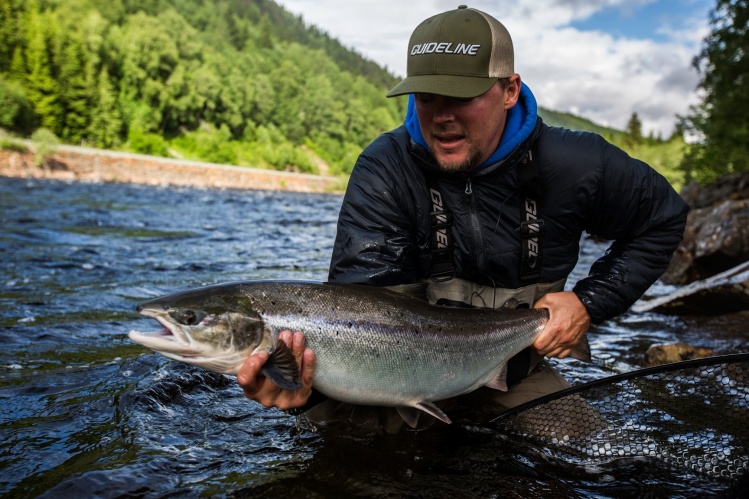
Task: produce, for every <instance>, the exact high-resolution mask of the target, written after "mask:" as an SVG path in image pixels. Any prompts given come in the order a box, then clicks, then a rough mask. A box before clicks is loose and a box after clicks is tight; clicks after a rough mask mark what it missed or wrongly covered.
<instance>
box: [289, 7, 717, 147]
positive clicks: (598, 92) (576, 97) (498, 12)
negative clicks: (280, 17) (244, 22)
mask: <svg viewBox="0 0 749 499" xmlns="http://www.w3.org/2000/svg"><path fill="white" fill-rule="evenodd" d="M653 1H655V0H516V1H515V2H501V3H500V2H497V1H496V0H476V1H474V2H471V3H470V6H471V7H475V8H478V9H480V10H484V11H485V12H488V13H489V14H492V15H493V16H495V17H496V18H497V19H499V20H500V21H501V22H502V23H503V24H505V26H506V27H507V28H508V30H509V31H510V33H511V34H512V36H513V42H514V45H515V54H516V55H515V60H516V67H515V70H516V71H517V72H518V73H520V75H521V76H522V78H523V80H524V81H525V82H526V83H527V84H528V85H529V86H530V88H531V90H533V93H534V94H535V95H536V99H537V100H538V102H539V104H540V105H541V106H544V107H547V108H550V109H553V110H557V111H566V112H573V113H575V114H578V115H580V116H583V117H586V118H589V119H592V120H593V121H596V122H598V123H600V124H603V125H608V126H612V127H615V128H620V129H621V128H624V126H625V125H626V123H627V121H628V120H629V117H630V116H631V114H632V113H633V112H637V113H638V115H639V116H640V119H641V120H642V122H643V127H644V131H645V132H646V133H649V132H651V131H652V132H654V133H660V134H662V135H663V136H668V135H669V134H670V133H671V131H672V130H673V126H674V124H675V120H676V117H675V116H676V114H685V113H686V112H687V109H688V107H689V105H690V104H693V103H695V102H696V101H697V97H696V95H697V94H696V92H695V87H696V85H697V81H698V76H697V73H696V71H694V70H693V69H692V68H691V61H692V58H693V57H694V55H696V53H697V51H698V50H699V45H700V41H701V40H702V39H703V38H704V36H705V35H706V34H707V32H708V31H707V17H706V14H707V13H705V18H704V19H702V18H699V19H695V20H694V21H693V24H692V25H691V26H688V27H686V28H685V27H683V26H681V27H679V28H675V27H673V26H671V25H670V24H669V20H668V19H667V18H664V20H663V24H662V25H661V26H662V27H661V28H660V29H659V30H658V34H659V35H660V37H661V39H666V40H668V41H665V42H664V41H655V40H639V39H638V40H635V39H627V38H622V37H614V36H613V35H611V34H609V33H605V32H603V31H580V30H578V29H575V28H572V27H570V23H572V22H574V21H580V20H585V19H588V18H590V16H592V15H594V14H595V13H596V12H598V11H600V10H601V9H604V8H612V7H613V8H616V9H619V10H620V11H622V12H625V13H627V15H634V16H636V15H637V10H636V7H637V6H638V5H640V4H646V3H651V2H653ZM281 3H282V4H283V5H284V6H285V7H286V8H287V9H288V10H290V11H291V12H294V13H296V14H302V16H303V18H304V20H305V22H307V23H308V24H315V25H317V26H319V27H320V28H321V29H323V30H324V31H327V32H328V33H329V34H330V35H331V36H334V37H336V38H338V39H339V40H340V41H341V42H342V43H343V44H344V45H346V46H349V47H353V48H355V49H356V50H357V51H358V52H359V53H361V54H362V55H364V56H365V57H368V58H370V59H372V60H374V61H376V62H378V63H379V64H381V65H384V66H386V67H387V68H388V69H390V71H391V72H393V73H395V74H396V75H399V76H403V75H405V72H406V46H407V44H408V39H409V37H410V35H411V31H412V30H413V29H414V28H415V27H416V25H417V24H419V23H420V22H421V21H422V20H424V19H426V18H427V17H429V16H431V15H434V14H437V13H440V12H443V11H445V10H449V9H452V8H455V7H456V6H457V5H456V2H454V1H447V0H414V1H410V2H408V1H404V0H399V1H397V2H396V1H393V0H380V1H379V2H366V3H364V2H362V3H359V2H352V1H350V0H349V1H342V0H283V1H282V2H281ZM669 3H670V2H669ZM673 8H674V9H677V8H679V7H678V6H674V7H673Z"/></svg>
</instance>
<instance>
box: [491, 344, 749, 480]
mask: <svg viewBox="0 0 749 499" xmlns="http://www.w3.org/2000/svg"><path fill="white" fill-rule="evenodd" d="M493 422H494V423H495V424H497V425H498V427H499V428H498V429H499V431H503V432H505V433H508V434H510V435H517V436H520V437H523V438H526V439H530V440H532V441H535V442H536V443H537V444H539V445H540V446H541V447H545V448H546V449H548V450H549V451H550V452H552V453H554V454H556V455H558V456H560V457H562V458H564V459H566V460H570V461H573V462H579V463H582V464H602V463H606V462H610V461H613V460H615V459H622V458H624V459H626V458H648V459H652V460H654V461H655V462H657V463H658V464H659V465H665V466H668V467H672V468H675V469H677V470H678V471H685V472H688V473H690V472H691V473H695V474H699V475H703V476H704V475H707V476H709V477H711V478H714V479H718V480H720V481H723V480H729V481H731V482H733V481H741V482H745V481H746V479H747V478H748V477H749V475H745V474H746V473H747V471H749V354H736V355H726V356H721V357H711V358H706V359H697V360H690V361H685V362H678V363H674V364H666V365H663V366H657V367H653V368H648V369H643V370H640V371H635V372H630V373H626V374H621V375H617V376H611V377H608V378H604V379H601V380H597V381H593V382H591V383H586V384H584V385H580V386H577V387H573V388H570V389H567V390H564V391H561V392H557V393H554V394H551V395H549V396H546V397H543V398H540V399H536V400H534V401H531V402H529V403H527V404H524V405H522V406H519V407H516V408H514V409H512V410H510V411H507V412H505V413H503V414H501V415H500V416H499V417H497V418H495V419H494V420H493Z"/></svg>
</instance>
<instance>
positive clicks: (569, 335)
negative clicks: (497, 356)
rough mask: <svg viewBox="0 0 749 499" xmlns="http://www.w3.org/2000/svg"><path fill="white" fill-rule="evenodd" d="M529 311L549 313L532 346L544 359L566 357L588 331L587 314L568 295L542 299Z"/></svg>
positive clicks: (549, 296) (563, 293)
mask: <svg viewBox="0 0 749 499" xmlns="http://www.w3.org/2000/svg"><path fill="white" fill-rule="evenodd" d="M533 308H548V309H549V322H547V323H546V327H545V328H544V330H543V331H541V335H540V336H539V337H538V338H536V341H535V342H534V343H533V347H534V348H535V349H536V350H537V351H538V353H539V354H541V355H543V356H545V357H559V358H560V359H563V358H565V357H567V356H568V355H569V354H570V351H571V350H572V348H573V347H574V346H575V345H577V344H578V343H579V342H580V340H582V339H583V336H585V333H586V332H587V331H588V329H589V328H590V315H589V314H588V310H587V309H586V308H585V305H583V304H582V302H581V301H580V299H579V298H578V297H577V295H576V294H575V293H573V292H572V291H563V292H560V293H549V294H548V295H544V296H543V297H541V299H540V300H538V301H537V302H536V303H535V304H534V305H533Z"/></svg>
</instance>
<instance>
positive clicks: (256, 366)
mask: <svg viewBox="0 0 749 499" xmlns="http://www.w3.org/2000/svg"><path fill="white" fill-rule="evenodd" d="M267 360H268V353H267V352H266V351H264V350H261V351H259V352H257V353H255V354H253V355H250V357H249V358H248V359H247V360H246V361H244V364H242V367H240V368H239V372H238V373H237V382H238V383H239V384H240V385H241V386H242V387H245V386H249V385H250V384H252V383H253V382H254V381H255V379H256V378H257V377H258V374H259V373H260V369H262V367H263V365H264V364H265V362H266V361H267Z"/></svg>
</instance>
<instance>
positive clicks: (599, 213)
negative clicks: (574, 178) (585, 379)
mask: <svg viewBox="0 0 749 499" xmlns="http://www.w3.org/2000/svg"><path fill="white" fill-rule="evenodd" d="M602 154H603V158H601V159H602V164H603V168H602V169H600V173H599V174H598V176H597V178H596V186H595V188H594V190H595V194H594V195H592V196H591V197H590V202H589V204H588V206H587V210H588V213H587V217H586V218H587V220H588V222H587V227H586V230H587V232H588V233H590V234H593V235H596V236H600V237H602V238H605V239H608V240H613V241H614V242H613V243H612V244H611V246H610V247H609V249H608V250H607V251H606V253H605V254H604V256H603V257H601V258H600V259H598V260H597V261H596V262H595V263H594V264H593V265H592V267H591V269H590V272H589V275H588V277H587V278H585V279H582V280H580V281H578V282H577V284H576V285H575V287H574V289H573V291H574V292H575V293H576V294H577V296H578V297H579V298H580V300H581V301H582V302H583V304H584V305H585V307H586V308H587V310H588V313H589V314H590V316H591V320H592V322H593V323H594V324H600V323H601V322H603V321H604V320H606V319H609V318H612V317H615V316H617V315H620V314H622V313H624V312H625V311H626V310H627V309H628V308H629V307H630V306H632V304H634V302H635V301H636V300H637V299H638V298H639V297H640V296H642V294H643V293H645V291H647V289H648V287H650V285H651V284H653V283H654V282H655V281H656V280H657V279H658V278H659V277H660V276H661V275H662V274H663V272H664V271H665V270H666V267H667V266H668V264H669V262H670V260H671V257H672V255H673V252H674V251H675V250H676V248H677V246H678V245H679V243H680V242H681V239H682V236H683V233H684V226H685V224H686V218H687V211H688V206H687V204H686V203H685V202H684V201H683V200H682V199H681V197H680V196H679V195H678V194H677V193H676V192H675V191H674V190H673V188H672V187H671V185H670V184H669V183H668V181H666V179H665V178H663V177H662V176H661V175H660V174H659V173H657V172H656V171H655V170H653V169H652V168H650V167H649V166H648V165H646V164H645V163H643V162H641V161H638V160H636V159H633V158H630V157H629V156H628V155H627V154H626V153H624V152H623V151H621V150H620V149H618V148H617V147H614V146H612V145H610V144H606V145H605V146H604V147H603V149H602Z"/></svg>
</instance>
